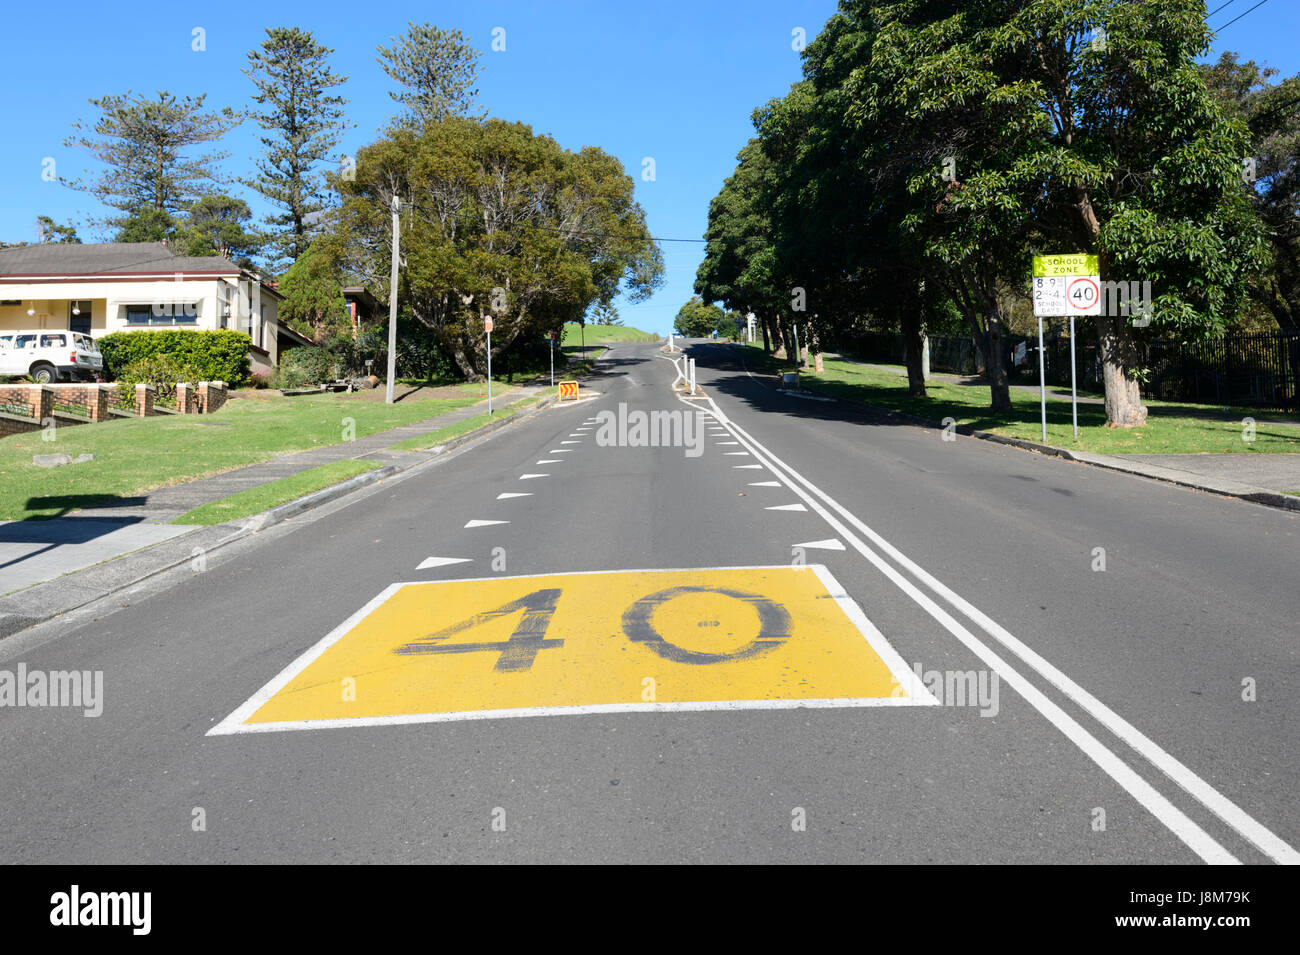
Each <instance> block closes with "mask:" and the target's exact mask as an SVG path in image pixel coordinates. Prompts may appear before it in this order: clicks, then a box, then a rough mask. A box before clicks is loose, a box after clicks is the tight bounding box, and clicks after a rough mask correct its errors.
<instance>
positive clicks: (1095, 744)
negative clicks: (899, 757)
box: [710, 399, 1300, 865]
mask: <svg viewBox="0 0 1300 955" xmlns="http://www.w3.org/2000/svg"><path fill="white" fill-rule="evenodd" d="M710 400H711V399H710ZM713 407H714V409H715V413H717V414H719V415H722V412H721V410H720V409H718V408H717V405H716V403H714V404H713ZM728 423H729V424H730V426H731V427H732V429H733V433H735V434H736V435H737V436H738V437H740V438H741V439H742V440H744V441H745V443H746V447H749V448H751V449H753V450H754V452H755V454H756V456H758V457H760V458H762V459H764V461H765V463H766V464H767V465H768V467H769V468H770V469H771V470H772V471H773V472H775V473H776V474H778V476H781V477H784V478H785V479H786V481H787V483H790V481H791V478H794V480H795V481H797V482H798V483H797V484H795V483H791V484H790V488H791V490H793V491H794V492H795V493H796V494H798V495H799V496H800V497H802V498H804V500H805V501H807V502H808V504H809V505H810V506H811V507H812V509H813V510H814V511H816V512H817V513H818V514H819V515H821V517H822V519H823V520H825V521H826V522H827V523H828V524H829V525H830V526H831V527H832V528H834V529H835V530H836V531H837V532H839V534H840V535H841V536H842V537H844V538H845V539H846V540H847V541H848V542H849V543H850V544H851V545H852V546H853V548H854V549H855V550H857V551H858V552H859V553H860V554H861V555H862V556H863V557H865V558H866V559H867V560H868V561H870V562H871V563H872V564H873V565H874V566H875V567H876V568H877V569H878V570H880V572H881V573H883V574H884V575H885V576H886V577H888V578H889V579H890V580H891V581H892V582H893V583H894V584H895V585H896V586H897V587H898V588H899V589H901V590H902V591H903V592H904V593H906V594H907V595H908V596H909V597H911V598H912V599H913V600H914V601H915V602H916V603H917V604H919V605H920V606H921V607H922V608H923V609H924V610H925V611H926V612H927V613H929V614H930V616H931V617H933V618H934V619H935V620H937V621H938V622H939V623H940V624H942V625H943V626H944V628H945V629H946V630H948V632H949V633H951V634H952V635H953V636H954V637H956V638H957V639H958V640H959V641H961V643H963V644H964V645H965V646H966V647H967V648H968V649H969V650H970V651H971V652H972V653H974V654H975V655H976V656H978V657H979V658H980V659H981V660H983V661H984V662H985V664H986V665H988V666H989V667H990V668H991V669H993V670H994V671H995V672H997V673H998V675H999V676H1000V677H1001V678H1002V679H1003V680H1005V681H1006V682H1007V683H1009V684H1010V685H1011V686H1012V688H1013V689H1015V690H1016V691H1017V692H1018V693H1020V695H1021V696H1023V697H1024V698H1025V700H1026V701H1027V702H1029V703H1030V705H1032V706H1033V707H1034V708H1035V709H1037V710H1038V711H1039V712H1040V713H1041V714H1042V715H1043V716H1044V717H1046V718H1047V719H1048V720H1049V721H1050V722H1051V723H1052V724H1053V725H1054V726H1056V727H1057V729H1059V730H1060V731H1061V732H1062V733H1064V734H1065V735H1066V737H1068V738H1069V739H1070V740H1071V741H1072V742H1073V743H1074V744H1075V745H1076V746H1078V747H1079V748H1080V749H1081V750H1083V752H1084V753H1086V754H1087V755H1088V756H1089V758H1091V759H1092V760H1093V761H1094V762H1095V763H1097V765H1098V766H1100V767H1101V768H1102V769H1103V770H1104V771H1105V772H1106V773H1107V774H1108V775H1109V776H1110V777H1111V778H1112V779H1114V780H1115V781H1116V782H1117V783H1119V784H1120V785H1121V786H1123V787H1124V788H1125V789H1126V790H1127V791H1128V792H1129V794H1130V795H1132V796H1133V798H1135V799H1137V800H1138V802H1140V803H1141V804H1142V805H1143V806H1145V807H1146V808H1147V810H1148V811H1150V812H1151V813H1152V814H1153V815H1155V816H1156V818H1158V819H1159V820H1160V821H1161V822H1162V823H1163V824H1164V825H1165V826H1166V827H1167V828H1168V829H1169V830H1170V831H1171V832H1173V833H1174V834H1175V835H1176V836H1178V837H1179V838H1180V839H1182V841H1183V842H1184V843H1185V844H1186V845H1187V846H1188V847H1189V848H1191V849H1192V850H1193V851H1194V852H1196V853H1197V855H1199V856H1201V858H1202V859H1204V860H1205V861H1207V862H1215V863H1236V862H1238V860H1237V859H1236V858H1235V857H1234V856H1233V855H1232V854H1231V853H1230V852H1228V850H1227V849H1226V848H1224V847H1223V846H1222V845H1220V844H1219V843H1218V842H1217V841H1216V840H1215V839H1214V838H1213V837H1212V836H1210V834H1209V833H1207V832H1206V831H1205V830H1204V829H1202V828H1201V827H1200V826H1199V825H1197V824H1196V823H1195V822H1194V821H1193V820H1192V819H1191V818H1190V817H1188V816H1187V815H1186V814H1185V813H1184V812H1183V811H1182V810H1180V809H1179V808H1178V807H1177V806H1175V805H1174V804H1173V803H1171V802H1170V801H1169V800H1168V799H1167V798H1165V796H1164V795H1162V794H1161V793H1160V792H1159V791H1158V790H1156V789H1155V788H1154V787H1153V786H1151V785H1150V784H1149V783H1148V782H1146V780H1144V779H1143V778H1142V777H1141V776H1139V775H1138V774H1137V773H1136V772H1135V771H1134V770H1133V769H1132V768H1130V767H1129V766H1128V764H1126V763H1125V762H1123V761H1122V760H1121V759H1120V758H1119V757H1118V756H1116V755H1115V754H1114V753H1113V752H1111V750H1109V749H1108V748H1107V747H1106V746H1105V745H1104V744H1102V743H1101V741H1100V740H1098V739H1097V738H1096V737H1095V736H1093V735H1092V734H1091V733H1089V732H1088V731H1087V730H1086V729H1085V728H1084V727H1083V726H1082V725H1080V724H1079V723H1078V722H1077V721H1076V720H1075V719H1073V718H1072V717H1071V716H1069V714H1067V713H1066V712H1065V711H1064V710H1062V709H1061V708H1060V707H1059V706H1057V705H1056V704H1055V703H1053V702H1052V701H1051V700H1050V699H1048V698H1047V697H1046V696H1045V695H1044V694H1043V693H1042V692H1041V691H1040V690H1038V688H1037V687H1035V686H1034V685H1033V684H1032V683H1030V682H1029V681H1028V680H1027V679H1026V678H1025V677H1024V676H1022V675H1021V674H1020V673H1019V671H1017V670H1015V669H1014V668H1013V667H1012V666H1011V665H1010V664H1008V663H1007V662H1006V661H1004V660H1003V659H1002V658H1001V657H999V656H998V655H997V654H996V653H995V652H994V651H993V650H992V648H991V647H989V646H988V645H987V644H985V643H984V642H983V641H981V640H980V639H979V638H978V637H976V636H975V635H974V634H972V633H971V632H970V631H969V630H967V629H966V628H965V627H963V626H962V625H961V624H960V623H958V622H957V621H956V620H955V619H954V618H953V617H952V616H950V615H949V614H948V613H947V611H945V610H943V609H942V608H941V607H939V606H938V604H936V603H935V602H934V601H933V600H932V599H931V598H930V597H929V596H927V595H926V594H925V593H923V592H922V591H920V590H919V589H918V588H917V587H916V586H915V585H914V584H913V583H912V582H911V581H909V580H907V579H906V578H905V577H903V576H902V574H900V573H899V572H898V571H897V570H895V569H894V568H893V567H892V566H891V565H890V564H888V563H886V562H885V561H884V559H883V558H881V557H880V555H879V554H877V553H876V552H875V551H873V550H871V548H869V547H868V546H867V545H866V544H865V543H864V542H863V541H862V539H861V538H859V537H858V536H856V535H855V534H854V533H852V531H850V530H849V528H848V527H847V526H846V525H845V524H844V523H842V522H841V521H840V520H839V519H837V518H836V517H834V516H833V515H832V514H831V513H830V511H828V510H827V509H826V508H824V507H822V506H821V504H819V503H818V502H817V501H815V500H814V499H813V497H812V494H814V493H815V494H816V495H817V496H818V498H820V499H821V500H823V501H825V502H826V504H827V505H828V506H829V507H830V508H833V509H834V510H835V511H836V512H838V513H839V514H840V515H842V516H843V517H844V519H845V520H846V521H848V522H849V523H850V524H852V525H853V527H855V528H857V529H858V530H860V531H861V532H862V533H863V534H864V535H866V536H867V537H868V538H869V539H870V540H871V541H872V542H873V543H875V544H876V545H877V546H878V547H880V549H881V550H882V551H884V552H885V553H887V554H889V555H890V556H891V557H892V558H893V559H894V560H895V561H897V562H898V563H899V564H900V565H901V566H903V567H905V568H906V569H907V570H908V571H909V572H911V573H912V574H913V575H914V576H915V577H916V578H917V579H918V580H920V581H922V582H923V583H925V584H926V586H928V587H930V588H931V589H932V590H933V591H934V592H935V593H936V594H938V595H939V596H941V597H942V598H943V599H944V600H946V601H947V602H948V603H949V604H951V605H952V606H953V607H954V608H956V609H958V610H959V611H960V612H961V613H963V614H964V615H965V616H967V617H968V618H970V619H971V620H972V621H973V622H975V623H977V624H978V625H979V626H980V627H981V628H982V629H984V631H985V632H986V633H988V634H989V636H991V637H993V638H994V639H995V640H997V641H998V642H999V643H1001V644H1002V645H1003V646H1004V647H1006V648H1007V649H1008V650H1010V651H1011V652H1012V653H1014V654H1015V655H1016V656H1018V657H1020V659H1021V660H1023V661H1024V662H1025V663H1026V664H1028V665H1029V667H1030V668H1031V669H1033V670H1034V671H1036V672H1037V673H1038V674H1039V675H1040V676H1042V677H1044V678H1045V679H1047V680H1048V682H1050V683H1051V684H1052V685H1053V686H1055V687H1056V688H1057V689H1059V690H1061V692H1063V693H1064V694H1065V695H1066V696H1067V697H1068V698H1069V699H1070V700H1071V701H1072V702H1074V703H1075V704H1076V705H1078V706H1079V707H1080V708H1082V709H1083V710H1084V711H1085V712H1087V713H1088V714H1089V715H1090V716H1092V717H1093V718H1094V719H1096V720H1097V721H1098V722H1100V723H1101V724H1102V725H1103V726H1105V727H1106V728H1107V729H1109V730H1110V731H1111V732H1112V733H1114V734H1115V735H1116V736H1118V737H1119V738H1120V739H1122V740H1123V741H1124V742H1126V743H1127V744H1128V745H1129V746H1130V747H1132V748H1133V749H1134V750H1136V751H1137V752H1138V753H1139V754H1140V755H1141V756H1143V757H1144V758H1145V759H1147V760H1148V761H1149V762H1150V763H1151V764H1152V765H1154V766H1156V767H1157V768H1159V769H1160V770H1161V772H1163V773H1164V774H1165V775H1166V776H1168V777H1169V778H1170V779H1171V780H1173V781H1174V782H1175V783H1177V784H1178V785H1179V786H1180V787H1181V788H1182V789H1183V790H1184V791H1186V792H1187V793H1188V794H1190V795H1191V796H1192V797H1193V798H1195V799H1196V800H1197V801H1198V802H1200V803H1201V804H1202V805H1203V806H1205V807H1206V808H1207V809H1209V810H1210V811H1211V812H1213V813H1214V814H1215V815H1216V816H1218V817H1219V818H1220V819H1221V820H1223V821H1224V822H1225V823H1226V824H1227V825H1228V826H1230V827H1231V828H1232V829H1233V830H1235V831H1236V832H1237V833H1238V834H1239V835H1241V836H1243V837H1244V838H1246V839H1247V840H1248V841H1249V842H1250V843H1252V844H1253V845H1254V846H1256V848H1258V849H1259V850H1260V851H1261V852H1263V853H1264V854H1265V855H1267V856H1269V858H1271V859H1273V860H1274V861H1276V862H1282V863H1287V864H1292V865H1295V864H1300V852H1297V851H1296V850H1295V849H1294V848H1292V847H1291V846H1290V845H1288V844H1287V843H1286V842H1284V841H1283V840H1282V839H1281V838H1279V837H1278V836H1277V835H1275V834H1274V833H1273V832H1271V831H1270V830H1269V829H1267V828H1266V827H1265V826H1264V825H1262V824H1261V823H1259V822H1258V821H1256V820H1255V819H1254V818H1252V817H1251V816H1250V815H1249V814H1248V813H1246V811H1245V810H1243V809H1241V808H1240V807H1239V806H1237V805H1236V804H1235V803H1233V802H1231V801H1230V800H1229V799H1228V798H1227V797H1226V796H1224V795H1223V794H1221V793H1219V792H1218V791H1217V790H1216V789H1214V787H1212V786H1211V785H1210V784H1209V783H1207V782H1205V780H1203V779H1201V778H1200V777H1199V776H1197V775H1196V774H1195V773H1194V772H1193V771H1192V770H1191V769H1190V768H1188V767H1187V766H1185V765H1184V764H1183V763H1181V762H1179V761H1178V760H1177V759H1175V758H1174V757H1173V756H1172V755H1170V754H1169V753H1167V752H1166V751H1165V750H1163V749H1162V748H1161V747H1160V746H1158V745H1157V744H1156V743H1155V742H1153V741H1152V740H1151V739H1149V738H1148V737H1147V736H1146V735H1145V734H1143V733H1142V732H1141V731H1140V730H1138V729H1137V728H1136V727H1134V726H1133V725H1132V724H1130V723H1128V722H1127V721H1126V720H1124V719H1123V718H1122V717H1121V716H1119V715H1118V714H1117V713H1115V712H1114V711H1113V710H1111V709H1110V708H1109V707H1108V706H1106V705H1105V704H1104V703H1102V702H1101V701H1100V700H1098V699H1097V698H1096V697H1095V696H1093V695H1092V694H1091V693H1089V692H1088V691H1087V690H1085V689H1083V688H1082V687H1081V686H1079V685H1078V684H1077V683H1075V682H1074V681H1073V680H1071V679H1070V678H1069V677H1067V676H1066V675H1065V674H1064V673H1062V672H1061V671H1060V670H1058V669H1057V668H1056V667H1054V666H1053V665H1052V664H1050V663H1048V662H1047V660H1045V659H1044V658H1043V657H1041V656H1040V655H1039V654H1037V653H1035V652H1034V651H1033V650H1031V649H1030V648H1029V647H1027V646H1026V645H1025V644H1024V643H1022V642H1021V641H1020V640H1018V639H1017V638H1016V637H1014V636H1012V634H1011V633H1009V632H1008V631H1007V630H1006V629H1005V628H1003V627H1002V626H1001V625H999V624H997V623H996V622H995V621H993V620H992V619H991V618H989V617H988V616H986V615H985V614H984V613H983V612H981V611H980V610H978V609H977V608H976V607H974V606H973V605H972V604H970V603H969V602H968V601H966V600H965V599H964V598H962V597H961V596H960V595H958V594H957V593H955V592H954V591H952V590H951V589H950V588H948V587H947V586H946V585H944V584H943V583H941V582H940V581H939V580H938V579H936V578H935V577H933V576H932V575H931V574H929V573H928V572H927V571H925V570H924V569H923V568H922V567H920V566H919V565H918V564H916V563H915V562H914V561H912V560H910V559H909V558H908V557H906V556H905V555H904V554H903V553H902V552H901V551H899V550H898V549H897V548H896V547H894V546H893V545H892V544H890V543H889V542H888V541H886V540H885V539H884V538H883V537H881V536H880V535H879V534H877V533H876V532H875V531H873V530H872V529H871V528H869V527H868V526H867V525H866V524H864V523H863V522H862V521H861V520H860V519H858V518H857V517H856V516H855V515H853V514H852V513H851V512H849V511H848V510H847V509H846V508H844V507H843V506H842V505H841V504H839V503H838V502H836V501H835V500H834V499H833V498H831V497H830V495H828V494H826V492H824V491H822V490H821V489H820V488H818V487H817V486H816V485H814V484H813V483H812V482H811V481H809V480H808V479H807V478H805V477H803V475H801V474H800V473H799V472H797V471H795V470H794V469H793V468H791V467H790V466H789V465H788V464H786V463H785V462H784V461H782V460H781V459H780V458H778V457H776V455H775V454H773V453H772V452H771V451H769V450H768V449H767V448H766V447H764V446H763V445H762V444H760V443H759V442H758V441H757V439H755V438H754V437H753V436H752V435H750V434H749V433H748V432H747V431H746V430H745V429H744V428H741V427H740V426H739V425H738V424H736V423H735V422H731V421H729V422H728ZM799 485H802V487H800V486H799ZM804 488H807V491H805V490H804Z"/></svg>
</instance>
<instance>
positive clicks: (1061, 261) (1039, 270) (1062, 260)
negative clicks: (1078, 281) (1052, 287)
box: [1034, 255, 1101, 279]
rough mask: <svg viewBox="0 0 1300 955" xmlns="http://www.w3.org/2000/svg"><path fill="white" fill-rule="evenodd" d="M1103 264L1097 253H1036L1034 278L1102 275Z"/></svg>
mask: <svg viewBox="0 0 1300 955" xmlns="http://www.w3.org/2000/svg"><path fill="white" fill-rule="evenodd" d="M1100 274H1101V264H1100V262H1099V261H1098V258H1097V256H1095V255H1036V256H1034V278H1036V279H1037V278H1049V277H1051V276H1054V275H1100Z"/></svg>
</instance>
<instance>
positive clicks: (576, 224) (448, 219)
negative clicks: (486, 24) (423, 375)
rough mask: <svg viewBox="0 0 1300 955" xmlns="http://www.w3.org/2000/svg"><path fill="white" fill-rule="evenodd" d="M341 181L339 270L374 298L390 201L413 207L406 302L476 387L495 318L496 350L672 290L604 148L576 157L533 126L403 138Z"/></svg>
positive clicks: (434, 128)
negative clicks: (486, 322) (602, 308)
mask: <svg viewBox="0 0 1300 955" xmlns="http://www.w3.org/2000/svg"><path fill="white" fill-rule="evenodd" d="M337 184H338V187H339V189H340V190H341V191H342V193H343V206H342V209H341V210H340V219H339V224H338V231H337V237H338V240H339V241H340V243H341V244H342V251H341V253H340V261H341V262H342V263H343V264H344V268H345V269H346V270H347V271H349V272H352V273H355V274H356V275H358V276H359V277H361V278H362V280H363V281H364V282H365V284H367V285H369V286H371V287H373V288H376V289H385V290H386V287H387V284H388V272H389V260H388V256H389V255H390V249H391V246H390V244H389V243H390V239H389V236H390V234H391V225H390V222H391V211H390V210H391V203H392V200H393V198H394V197H397V198H398V199H399V200H400V201H401V202H403V203H406V204H408V211H407V214H406V215H405V216H404V220H403V226H402V240H401V241H402V245H401V249H402V252H403V254H404V258H405V267H404V268H403V269H402V271H401V273H400V280H399V281H400V287H399V292H400V298H401V300H402V301H403V302H404V303H405V304H406V305H407V306H408V307H409V308H410V310H411V313H412V314H413V315H414V317H415V318H416V319H417V320H418V321H420V322H421V323H423V324H424V325H425V326H426V327H428V328H430V329H432V330H433V331H434V332H435V333H436V334H437V336H438V338H439V342H440V344H441V345H442V347H443V348H444V349H445V351H446V352H447V354H449V355H451V356H452V357H453V359H454V360H455V362H456V364H457V366H458V367H459V368H460V370H461V372H462V373H463V374H465V375H466V376H469V377H476V376H478V375H480V374H481V371H482V369H483V367H484V365H485V363H486V357H487V355H486V346H485V340H484V335H483V320H482V319H483V316H485V315H488V314H491V315H492V316H493V317H494V318H495V328H494V330H493V333H492V346H493V349H494V354H495V353H496V352H497V351H500V350H501V349H504V348H508V347H509V346H510V345H511V344H512V343H513V342H514V341H515V340H516V339H518V338H519V337H520V336H521V335H523V336H525V337H529V336H531V337H540V335H541V334H542V333H543V332H544V331H548V330H550V329H554V328H557V327H559V326H560V325H561V324H562V323H563V322H565V321H579V320H581V319H582V318H583V316H584V315H585V314H586V312H587V310H588V309H589V308H590V307H591V306H592V305H593V304H595V303H601V304H608V303H610V302H612V301H613V299H614V297H615V296H616V295H617V294H619V292H620V291H622V293H623V294H624V295H626V296H627V298H628V299H629V300H630V301H633V302H635V301H641V300H643V299H645V298H646V297H648V296H649V295H650V294H652V292H653V290H654V289H655V288H656V287H658V286H659V285H660V284H661V283H662V281H663V255H662V253H661V252H660V250H659V247H658V244H657V243H656V242H655V241H654V239H653V238H652V237H651V236H650V233H649V230H648V229H647V228H646V224H645V213H644V211H643V210H642V209H641V207H640V205H639V204H638V203H637V202H636V200H635V198H634V189H635V183H634V182H633V181H632V179H631V177H629V176H628V175H627V173H626V172H625V171H624V169H623V166H622V164H621V163H620V162H619V161H618V160H617V159H615V158H614V157H612V156H610V155H608V154H607V153H605V152H603V151H602V150H600V149H597V148H595V147H590V146H588V147H584V148H583V149H582V150H581V151H579V152H576V153H574V152H568V151H566V150H564V149H561V148H560V146H559V144H557V143H556V142H555V140H553V139H551V138H550V137H549V136H537V135H534V134H533V131H532V129H531V128H529V127H528V126H526V125H524V124H522V123H508V122H504V121H502V120H496V119H489V120H473V119H465V118H459V117H457V118H449V119H444V120H441V121H436V122H429V123H426V124H425V125H424V126H422V127H421V128H419V129H412V128H399V129H395V130H393V131H392V132H391V133H390V134H389V135H388V136H386V137H385V138H383V139H381V140H380V141H379V142H377V143H374V144H372V145H371V146H368V147H366V148H365V149H363V150H362V151H361V153H360V154H359V156H358V162H357V174H356V178H355V179H354V180H351V181H347V180H342V179H340V180H338V181H337Z"/></svg>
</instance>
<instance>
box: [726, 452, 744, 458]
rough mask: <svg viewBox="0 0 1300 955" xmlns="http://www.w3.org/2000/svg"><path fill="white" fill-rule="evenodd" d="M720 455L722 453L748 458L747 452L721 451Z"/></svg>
mask: <svg viewBox="0 0 1300 955" xmlns="http://www.w3.org/2000/svg"><path fill="white" fill-rule="evenodd" d="M722 453H723V454H729V455H736V454H741V455H744V456H745V457H749V452H748V451H723V452H722Z"/></svg>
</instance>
